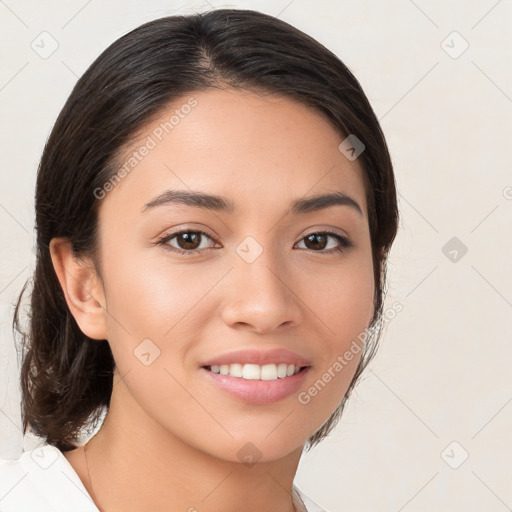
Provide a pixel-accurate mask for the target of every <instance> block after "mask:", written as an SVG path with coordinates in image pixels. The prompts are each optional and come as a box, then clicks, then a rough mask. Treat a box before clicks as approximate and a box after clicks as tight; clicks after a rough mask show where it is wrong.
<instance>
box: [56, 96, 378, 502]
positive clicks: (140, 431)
mask: <svg viewBox="0 0 512 512" xmlns="http://www.w3.org/2000/svg"><path fill="white" fill-rule="evenodd" d="M189 96H193V97H194V98H196V99H197V101H198V104H197V106H196V107H194V108H193V109H192V110H191V112H190V113H189V114H188V115H187V116H185V117H184V118H183V119H181V120H180V123H179V124H178V125H177V126H175V128H174V129H173V130H172V132H171V133H169V134H167V135H166V136H165V137H164V138H163V140H162V141H161V142H159V143H158V145H157V147H155V148H154V149H152V150H151V151H150V152H149V154H148V155H147V156H146V157H145V158H144V159H143V160H142V161H141V162H140V163H139V164H138V165H137V166H136V167H135V168H134V170H132V171H131V172H130V173H129V174H128V175H126V176H125V177H124V178H123V179H122V181H121V182H120V183H119V184H117V186H116V187H115V188H114V189H113V190H111V191H110V192H108V193H107V195H106V197H105V198H104V199H102V200H101V201H100V202H101V204H100V210H99V226H100V230H99V257H100V271H101V275H99V274H98V273H97V272H96V271H95V269H94V266H93V265H92V262H91V261H90V260H87V259H86V258H81V259H76V258H74V257H73V256H72V253H71V250H70V246H69V244H68V243H67V241H66V240H65V239H57V238H56V239H53V240H52V243H51V246H50V249H51V254H52V260H53V263H54V267H55V269H56V272H57V275H58V277H59V280H60V283H61V286H62V288H63V290H64V293H65V296H66V301H67V303H68V306H69V308H70V310H71V312H72V314H73V316H74V318H75V319H76V321H77V323H78V325H79V326H80V328H81V330H82V331H83V332H84V333H85V334H87V335H88V336H90V337H91V338H94V339H97V340H103V339H106V340H108V343H109V344H110V347H111V349H112V352H113V355H114V359H115V361H116V365H117V367H116V371H115V375H114V388H113V393H112V399H111V407H110V410H109V412H108V414H107V416H106V419H105V421H104V423H103V425H102V427H101V429H100V430H99V432H98V433H97V434H96V435H95V436H94V437H93V438H92V440H91V441H90V442H89V445H88V447H87V459H88V462H89V470H90V477H91V479H92V486H93V489H94V492H93V490H92V487H91V480H90V479H89V476H88V472H87V468H86V465H85V459H84V453H83V447H78V448H77V449H75V450H73V451H68V452H65V454H64V455H65V457H66V458H67V460H68V461H69V462H70V464H71V465H72V466H73V468H74V469H75V471H76V472H77V473H78V475H79V477H80V478H81V480H82V482H83V483H84V485H85V487H86V489H87V490H88V491H89V493H90V494H91V495H94V499H95V502H96V504H97V506H98V508H100V510H102V511H109V512H110V511H114V510H116V511H117V510H119V511H120V510H123V511H124V512H130V511H140V510H152V511H164V510H165V511H169V510H183V511H189V512H192V511H200V512H213V511H218V510H223V511H224V512H239V511H240V510H245V511H247V512H256V511H261V510H273V511H282V512H291V511H293V510H294V507H293V504H292V497H291V491H292V485H293V479H294V476H295V473H296V470H297V466H298V463H299V460H300V456H301V453H302V449H303V446H304V443H305V442H306V440H307V438H308V437H309V436H311V435H312V434H313V433H314V432H315V431H316V430H317V429H318V428H319V427H320V426H321V425H322V424H323V423H324V422H325V421H326V420H327V419H328V417H329V416H330V415H331V413H332V412H333V411H334V409H335V408H336V406H337V405H338V404H339V402H340V401H341V399H342V397H343V396H344V394H345V392H346V390H347V387H348V385H349V383H350V381H351V379H352V377H353V374H354V372H355V369H356V366H357V363H358V361H359V357H360V353H359V354H358V355H354V357H353V359H352V360H351V361H350V362H349V363H348V364H347V365H346V366H345V367H344V368H343V370H342V371H340V372H339V373H337V374H336V377H335V378H334V379H332V380H331V381H330V382H329V383H328V384H327V385H326V386H325V387H324V389H323V390H322V391H321V392H319V393H318V395H317V396H316V397H314V398H312V399H311V401H310V402H309V403H308V404H305V405H304V404H302V403H300V402H299V401H298V399H297V393H294V394H292V395H291V396H289V397H287V398H285V399H283V400H280V401H278V402H276V403H273V404H267V405H256V404H248V403H245V402H243V401H241V400H239V399H236V398H233V397H231V396H229V395H227V394H225V393H224V392H223V391H221V390H220V389H218V388H217V387H216V386H213V385H212V384H210V383H209V382H208V381H207V380H206V379H205V377H204V375H202V373H201V371H199V367H200V362H202V361H205V360H206V359H209V358H212V357H215V356H217V355H219V354H221V353H225V352H228V351H233V350H235V349H240V348H258V349H270V348H286V349H289V350H291V351H294V352H297V353H299V354H301V355H302V356H304V357H306V358H307V359H308V360H309V361H310V363H311V368H310V371H309V374H308V375H307V379H306V381H305V382H304V384H303V386H302V387H301V388H300V390H299V391H305V390H307V389H308V388H309V387H311V386H312V385H313V384H314V383H315V381H317V380H318V379H320V378H321V377H322V374H323V373H324V372H325V371H327V369H328V368H329V367H332V365H333V364H334V362H335V361H336V359H337V357H338V356H339V355H342V354H343V353H345V351H346V350H347V349H348V348H349V347H350V344H351V343H352V342H353V340H355V339H356V338H357V336H358V335H359V334H360V333H361V332H362V331H364V329H365V327H367V326H368V325H369V323H370V320H371V318H372V315H373V298H374V280H373V267H372V257H371V241H370V234H369V226H368V217H367V205H366V199H365V189H364V183H363V178H362V169H361V167H360V165H359V163H358V161H357V160H355V161H349V160H348V159H347V158H346V157H345V156H344V155H343V154H342V153H341V152H340V151H339V149H338V146H339V144H340V142H341V141H342V140H343V139H344V137H343V136H342V135H341V134H340V133H339V132H338V131H337V130H336V129H335V128H334V127H333V125H331V123H330V122H329V120H328V119H326V118H324V117H323V116H322V115H321V114H320V113H318V112H316V111H314V110H312V109H310V108H308V107H306V106H304V105H302V104H299V103H297V102H295V101H294V100H292V99H289V98H286V97H281V96H275V95H267V94H265V95H262V94H261V93H258V94H257V93H255V92H250V91H243V92H241V91H233V90H229V89H226V90H209V91H204V92H200V93H194V94H191V95H188V96H187V98H188V97H189ZM185 101H186V100H183V103H177V104H175V105H172V106H170V107H169V112H166V113H165V114H164V115H162V116H161V118H159V119H157V120H156V121H154V122H152V123H150V124H149V125H147V126H146V127H145V128H144V130H142V131H141V133H140V134H138V136H140V137H138V138H137V140H134V141H133V144H132V145H131V147H130V148H129V149H130V150H131V151H133V150H134V149H137V148H138V147H140V144H141V142H140V141H144V140H145V139H146V137H147V136H148V135H149V134H151V133H152V131H153V130H154V129H155V127H157V126H158V125H159V124H160V123H161V122H162V121H164V120H168V119H169V117H170V115H171V114H172V112H173V111H174V110H175V109H176V108H179V107H180V105H182V104H184V103H185ZM168 189H173V190H194V191H202V192H207V193H211V194H221V195H223V196H225V197H227V198H229V199H231V200H232V201H234V202H235V203H236V205H237V206H238V208H239V209H240V212H239V214H237V215H232V214H230V213H226V212H213V211H209V210H204V209H200V208H195V207H192V206H185V205H178V204H171V203H168V204H166V205H161V206H158V207H155V208H149V209H147V210H146V211H144V212H143V211H142V210H143V207H144V205H145V204H146V203H148V202H149V201H151V200H152V199H153V198H154V197H155V196H157V195H159V194H161V193H162V192H164V191H165V190H168ZM333 191H340V192H343V193H345V194H347V195H349V196H350V197H352V198H353V199H354V200H355V201H356V202H357V203H358V204H359V205H360V207H361V209H362V215H361V214H359V213H358V212H357V211H356V210H355V209H353V208H351V207H349V206H346V205H336V206H331V207H329V208H326V209H323V210H319V211H316V212H310V213H305V214H304V213H303V214H296V215H294V214H291V213H290V212H288V209H289V207H290V204H291V203H292V201H294V200H295V199H299V198H305V197H310V196H312V195H317V194H320V193H328V192H333ZM171 228H176V231H181V230H187V231H194V230H198V229H200V230H203V231H206V232H207V233H208V236H209V237H210V238H208V237H203V238H201V239H200V242H197V244H196V246H195V247H194V248H197V247H199V250H200V251H201V252H200V253H199V254H193V255H191V256H187V255H182V254H179V253H177V252H172V251H171V250H167V249H166V248H165V246H164V245H155V243H154V242H155V241H156V240H157V238H158V237H159V236H161V235H164V234H166V232H168V231H169V230H170V229H171ZM182 228H183V229H182ZM326 229H334V230H335V231H337V232H338V233H340V234H342V235H345V236H347V237H348V238H349V239H350V240H351V241H352V242H353V244H354V246H353V247H351V248H349V249H345V250H344V251H343V252H336V251H335V249H336V248H338V247H340V244H339V242H338V241H337V240H336V239H335V238H331V237H329V238H328V239H327V241H326V242H325V245H324V246H322V245H320V244H321V241H320V242H318V245H317V246H315V245H314V243H313V244H312V243H309V244H308V243H307V240H305V237H306V236H307V235H310V234H313V233H321V232H322V231H325V230H326ZM247 236H252V237H253V238H254V239H255V240H256V241H257V243H258V244H259V245H260V246H261V248H262V249H263V252H262V253H261V254H260V256H259V257H258V258H257V259H256V260H255V261H254V262H252V263H248V262H247V261H245V260H244V259H242V258H241V257H240V256H239V255H238V254H237V252H236V248H237V246H238V245H239V244H240V243H241V242H242V241H243V240H244V239H245V238H246V237H247ZM167 246H172V247H174V248H181V249H183V248H184V247H185V248H186V247H187V245H186V243H185V242H184V241H183V240H180V237H175V238H174V239H173V240H172V241H168V242H167ZM189 247H191V246H189ZM208 248H211V249H210V250H209V249H208ZM147 338H149V339H150V340H152V342H153V343H154V344H155V345H156V346H157V347H158V348H159V350H160V356H159V357H158V358H156V359H155V360H154V361H153V362H152V363H151V364H150V365H149V366H146V365H144V364H142V363H141V361H140V360H139V359H138V358H137V357H136V356H135V355H134V353H133V352H134V350H135V349H136V347H137V346H138V345H139V344H140V343H141V341H142V340H144V339H147ZM248 442H250V443H252V444H253V445H255V446H256V447H257V449H258V450H259V452H260V454H261V458H260V459H259V461H258V462H257V463H256V464H255V465H252V466H247V465H245V464H242V463H241V461H240V459H239V456H238V455H237V452H238V451H239V450H240V449H241V448H242V447H243V446H244V445H245V444H246V443H248Z"/></svg>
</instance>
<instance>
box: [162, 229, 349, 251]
mask: <svg viewBox="0 0 512 512" xmlns="http://www.w3.org/2000/svg"><path fill="white" fill-rule="evenodd" d="M184 233H199V234H201V235H203V236H206V237H207V238H209V239H210V240H213V238H212V237H211V236H210V235H209V234H208V233H205V232H204V231H201V230H193V229H186V230H183V231H178V232H176V233H173V234H172V235H167V234H166V235H163V236H162V237H160V238H159V239H158V240H157V241H156V242H155V245H162V246H164V248H165V249H167V250H169V251H172V252H176V253H178V254H182V255H187V256H191V255H193V254H197V253H200V252H201V251H204V250H209V249H213V247H209V248H208V249H191V250H186V249H176V247H172V246H170V245H168V244H167V242H169V241H170V240H172V239H173V238H175V237H177V236H178V235H182V234H184ZM311 235H329V236H331V237H333V238H335V239H336V240H337V241H338V242H339V243H340V247H338V248H336V249H330V250H329V251H325V250H321V251H315V250H313V249H306V250H309V251H312V252H317V253H320V254H322V253H325V254H334V253H342V252H345V251H346V250H347V249H350V248H351V247H353V246H354V244H353V243H352V242H351V241H350V240H349V239H348V238H346V237H344V236H342V235H340V234H339V233H336V232H334V231H315V232H313V233H309V234H307V235H306V236H305V237H303V238H302V239H301V240H300V241H302V240H304V239H305V238H307V237H308V236H311Z"/></svg>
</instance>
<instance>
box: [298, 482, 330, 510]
mask: <svg viewBox="0 0 512 512" xmlns="http://www.w3.org/2000/svg"><path fill="white" fill-rule="evenodd" d="M293 489H294V490H295V492H296V493H297V494H298V496H299V498H300V499H301V501H302V503H303V504H304V506H305V507H306V508H305V511H304V512H327V510H325V509H323V508H322V507H321V506H320V505H317V504H316V503H315V502H314V501H313V500H311V499H310V498H308V497H307V496H306V495H305V494H304V493H303V492H302V491H301V490H300V489H299V488H298V487H297V486H296V485H294V486H293Z"/></svg>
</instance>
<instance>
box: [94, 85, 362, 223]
mask: <svg viewBox="0 0 512 512" xmlns="http://www.w3.org/2000/svg"><path fill="white" fill-rule="evenodd" d="M344 138H345V137H344V136H343V134H341V133H340V132H339V131H338V130H337V129H336V128H335V127H334V126H333V124H332V123H331V122H330V120H329V119H327V118H326V117H325V116H324V115H323V114H321V113H320V112H317V111H316V110H313V109H312V108H310V107H307V106H305V105H303V104H301V103H298V102H297V101H295V100H293V99H290V98H288V97H285V96H277V95H271V94H262V93H257V92H253V91H246V90H244V91H235V90H230V89H227V90H217V89H213V90H208V91H201V92H195V93H190V94H188V95H186V96H184V97H183V98H182V99H181V100H179V101H176V102H174V103H173V104H172V105H169V107H168V108H167V109H166V110H165V111H164V112H161V113H160V115H159V116H158V117H157V118H156V119H153V120H152V121H151V122H149V123H147V124H146V125H145V126H144V127H143V128H142V129H141V130H140V131H139V132H138V133H137V136H136V137H135V138H134V139H133V140H132V141H131V142H130V143H129V145H127V146H126V147H125V148H124V150H123V151H122V153H120V157H119V158H118V166H117V169H124V172H119V173H118V174H119V175H122V177H121V178H120V179H118V180H116V184H115V186H113V187H110V190H109V191H108V192H107V195H106V198H105V200H104V201H102V203H103V204H102V205H100V208H101V209H103V210H107V211H108V210H111V211H118V208H120V207H122V208H123V210H124V211H125V213H128V212H127V211H126V210H127V209H128V210H133V212H134V213H141V212H142V211H143V209H144V205H146V204H147V203H148V202H149V201H151V200H152V199H153V197H154V196H156V195H158V194H161V193H162V192H163V191H165V190H167V189H169V190H177V189H179V190H188V191H192V190H200V191H203V192H209V193H211V194H218V195H223V196H225V197H228V198H231V199H232V201H233V203H235V206H236V212H237V214H243V213H244V212H245V213H248V212H249V211H252V212H259V213H260V214H261V212H270V211H271V210H275V209H276V207H277V205H279V204H281V205H282V203H283V202H286V203H289V202H291V201H292V200H296V199H298V198H300V197H304V196H312V195H317V194H320V193H327V192H332V191H340V192H343V193H345V194H347V195H350V196H351V197H353V198H354V199H355V198H357V202H358V203H359V205H360V206H361V209H362V211H363V216H366V200H365V190H364V182H363V176H362V168H361V167H360V165H359V163H358V162H357V160H356V161H350V160H348V159H347V158H346V157H345V156H344V154H343V153H342V152H341V151H340V150H339V148H338V146H339V145H340V143H341V142H342V141H343V139H344ZM100 212H101V210H100Z"/></svg>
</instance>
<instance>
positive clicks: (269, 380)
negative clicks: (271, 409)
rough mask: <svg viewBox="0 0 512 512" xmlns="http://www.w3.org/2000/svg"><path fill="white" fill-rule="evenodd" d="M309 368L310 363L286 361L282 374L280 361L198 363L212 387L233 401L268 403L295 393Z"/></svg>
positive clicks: (282, 367) (253, 403) (289, 396)
mask: <svg viewBox="0 0 512 512" xmlns="http://www.w3.org/2000/svg"><path fill="white" fill-rule="evenodd" d="M310 369H311V367H310V366H295V365H293V364H291V365H286V375H285V374H284V364H283V363H281V364H280V365H275V364H266V365H263V366H260V365H256V364H239V363H234V364H230V365H220V366H219V367H216V366H215V365H212V366H202V367H201V368H200V372H201V374H202V375H203V376H204V377H205V379H206V382H207V383H209V384H210V385H213V387H214V389H216V390H220V391H221V392H222V393H223V394H225V395H226V396H228V397H231V398H234V399H236V401H237V402H243V403H246V404H252V405H269V404H274V403H276V402H279V401H282V400H285V399H286V398H291V397H292V396H293V395H294V394H296V393H298V392H299V390H300V388H301V387H302V386H303V384H304V381H305V380H306V377H307V375H308V373H309V371H310ZM223 372H225V373H223ZM288 374H290V375H288ZM237 375H238V376H237ZM281 375H282V376H281Z"/></svg>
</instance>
